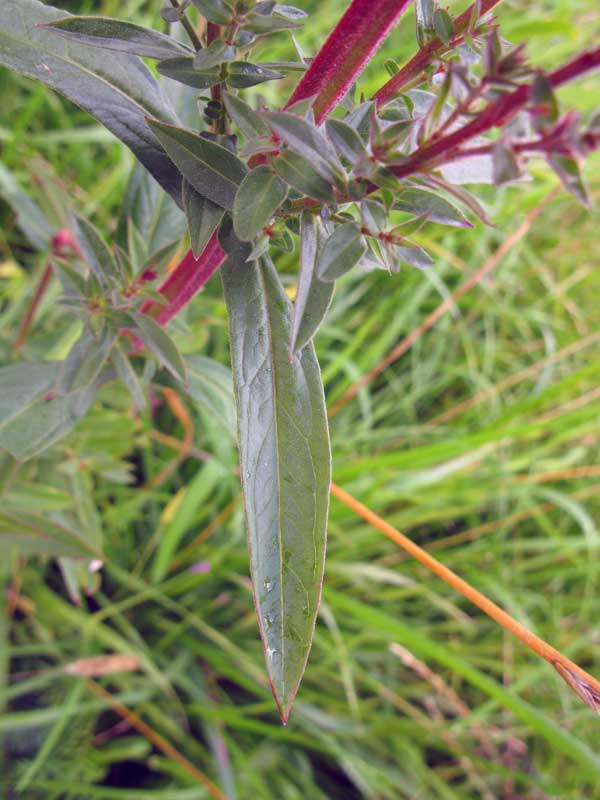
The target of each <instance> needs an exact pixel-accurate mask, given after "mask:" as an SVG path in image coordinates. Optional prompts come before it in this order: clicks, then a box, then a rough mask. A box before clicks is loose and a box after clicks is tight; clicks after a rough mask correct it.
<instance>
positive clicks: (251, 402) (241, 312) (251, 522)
mask: <svg viewBox="0 0 600 800" xmlns="http://www.w3.org/2000/svg"><path fill="white" fill-rule="evenodd" d="M246 253H247V248H240V252H239V254H238V255H237V256H236V255H232V256H230V257H229V258H228V259H227V260H226V261H225V262H224V264H223V266H222V267H221V275H222V279H223V286H224V291H225V300H226V303H227V310H228V314H229V328H230V341H231V357H232V362H233V376H234V385H235V394H236V403H237V413H238V431H239V447H240V459H241V476H242V486H243V491H244V503H245V509H246V525H247V531H248V542H249V548H250V561H251V571H252V580H253V587H254V598H255V604H256V609H257V613H258V618H259V625H260V630H261V636H262V639H263V644H264V648H265V655H266V664H267V671H268V674H269V679H270V682H271V686H272V688H273V693H274V696H275V700H276V702H277V705H278V707H279V711H280V714H281V717H282V719H283V721H284V722H285V721H286V720H287V718H288V716H289V713H290V708H291V705H292V702H293V700H294V697H295V695H296V692H297V690H298V686H299V684H300V681H301V679H302V675H303V673H304V669H305V666H306V661H307V659H308V654H309V651H310V646H311V643H312V637H313V631H314V626H315V620H316V615H317V610H318V607H319V600H320V596H321V584H322V578H323V568H324V563H325V539H326V526H327V511H328V505H329V483H330V480H331V456H330V450H329V435H328V430H327V416H326V412H325V400H324V396H323V386H322V383H321V376H320V371H319V365H318V362H317V360H316V356H315V352H314V348H313V347H312V345H310V344H309V345H307V346H306V347H305V348H304V350H303V351H302V353H301V355H300V356H299V357H298V358H296V359H294V360H293V361H290V357H289V352H288V347H289V339H290V303H289V301H288V299H287V296H286V294H285V292H284V290H283V287H282V285H281V281H280V280H279V277H278V275H277V272H276V271H275V268H274V267H273V264H272V263H271V262H270V261H269V260H268V259H266V260H264V261H261V262H260V263H257V262H253V263H250V264H246V263H244V262H245V259H246Z"/></svg>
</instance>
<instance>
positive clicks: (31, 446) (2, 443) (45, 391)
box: [0, 363, 96, 461]
mask: <svg viewBox="0 0 600 800" xmlns="http://www.w3.org/2000/svg"><path fill="white" fill-rule="evenodd" d="M57 372H58V369H57V364H56V363H39V364H15V365H14V366H10V367H4V368H3V369H2V370H0V385H1V386H2V392H0V450H2V449H4V450H8V452H9V453H10V454H11V455H12V456H13V458H17V459H19V460H20V461H25V460H26V459H28V458H31V457H32V456H35V455H37V454H38V453H41V452H42V451H44V450H46V449H47V448H48V447H50V445H52V444H54V443H55V442H57V441H58V440H59V439H61V438H62V437H64V436H66V435H67V433H69V431H70V430H71V429H72V428H73V426H74V425H75V423H76V422H77V421H78V420H79V419H80V418H81V417H82V416H83V415H84V414H85V412H86V411H87V410H88V408H89V407H90V405H91V403H92V400H93V399H94V396H95V393H96V390H95V387H94V386H88V387H86V388H84V389H82V390H79V391H76V392H73V393H71V394H68V395H66V396H64V397H53V396H52V394H50V392H51V391H52V388H53V387H54V385H55V383H56V378H57Z"/></svg>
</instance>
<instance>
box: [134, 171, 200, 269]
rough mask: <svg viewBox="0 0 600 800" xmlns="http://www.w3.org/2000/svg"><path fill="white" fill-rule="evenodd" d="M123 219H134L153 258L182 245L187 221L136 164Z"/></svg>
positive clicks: (147, 174)
mask: <svg viewBox="0 0 600 800" xmlns="http://www.w3.org/2000/svg"><path fill="white" fill-rule="evenodd" d="M122 213H123V218H124V219H125V220H127V219H131V221H132V222H133V224H134V225H135V228H136V230H137V231H138V232H139V234H140V236H141V238H142V240H143V242H144V244H145V250H146V257H147V258H152V257H153V256H155V255H156V254H157V253H159V252H160V251H161V250H163V249H164V248H165V247H167V246H168V245H172V244H173V243H179V242H180V241H181V239H182V238H183V235H184V233H185V217H184V215H183V214H182V213H181V209H180V208H179V207H178V206H177V204H176V203H175V201H174V200H173V198H172V197H170V195H168V194H166V193H165V192H163V190H162V189H161V188H160V186H159V185H158V183H157V182H156V181H155V180H154V178H153V177H152V176H151V175H150V174H149V173H148V172H146V170H145V169H143V168H142V167H141V166H140V165H139V164H136V165H135V167H134V169H133V172H132V174H131V176H130V178H129V181H128V184H127V194H126V196H125V200H124V202H123V209H122Z"/></svg>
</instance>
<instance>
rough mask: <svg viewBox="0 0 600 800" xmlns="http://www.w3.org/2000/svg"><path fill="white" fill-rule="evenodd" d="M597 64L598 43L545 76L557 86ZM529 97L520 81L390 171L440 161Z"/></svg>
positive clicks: (402, 172) (401, 173)
mask: <svg viewBox="0 0 600 800" xmlns="http://www.w3.org/2000/svg"><path fill="white" fill-rule="evenodd" d="M598 67H600V47H597V48H595V49H594V50H590V51H588V52H584V53H581V55H579V56H577V57H576V58H574V59H573V60H572V61H569V62H568V63H567V64H564V65H563V66H562V67H559V68H558V69H556V70H554V72H551V73H549V74H548V75H547V78H548V81H549V82H550V84H551V85H552V86H553V87H554V88H557V87H559V86H562V85H563V84H565V83H568V82H569V81H572V80H574V79H575V78H577V77H579V76H580V75H583V74H584V73H586V72H589V71H590V70H593V69H597V68H598ZM530 97H531V86H530V85H529V84H523V85H522V86H519V88H518V89H515V90H514V91H513V92H507V93H506V94H503V95H501V96H500V97H499V98H498V99H497V100H495V101H494V102H492V103H490V104H489V105H488V106H487V107H486V108H485V109H484V110H483V111H482V112H481V114H479V115H478V116H477V117H476V119H474V120H473V121H472V122H469V123H467V124H466V125H464V126H463V127H462V128H459V129H458V130H456V131H453V132H452V133H449V134H448V135H447V136H443V137H441V138H440V139H435V140H434V141H431V142H429V143H426V144H424V145H423V146H422V147H420V148H419V149H418V150H415V152H414V153H412V154H411V155H410V156H409V157H408V158H407V159H406V160H405V161H403V162H402V163H401V164H398V165H396V166H395V167H393V168H392V172H393V173H394V175H396V177H397V178H405V177H407V176H408V175H414V174H415V173H416V172H423V171H424V170H430V169H432V168H434V167H435V166H437V165H439V164H442V163H444V161H445V160H446V159H448V158H452V157H454V156H455V155H456V153H457V152H458V151H459V148H460V147H461V145H463V144H465V142H468V141H469V140H470V139H473V138H475V137H476V136H480V135H481V134H483V133H486V132H487V131H489V130H491V129H492V128H495V127H498V126H500V125H505V124H506V123H507V122H509V121H510V120H511V119H512V118H513V117H515V116H516V115H517V114H518V113H519V111H521V110H522V109H523V108H524V107H525V106H526V105H527V103H528V102H529V99H530Z"/></svg>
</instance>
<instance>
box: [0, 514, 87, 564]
mask: <svg viewBox="0 0 600 800" xmlns="http://www.w3.org/2000/svg"><path fill="white" fill-rule="evenodd" d="M13 551H16V552H18V553H19V554H20V555H49V556H55V557H59V556H71V557H74V558H87V559H90V558H102V552H101V551H100V550H99V549H97V548H96V547H95V546H94V544H93V543H92V542H90V541H88V540H87V539H86V538H85V537H84V536H82V534H81V530H80V528H79V526H78V527H77V528H72V527H71V526H70V525H69V524H67V523H65V522H57V521H54V520H51V519H49V518H48V516H47V515H45V516H41V515H37V514H26V513H17V512H13V511H0V553H2V554H4V555H6V554H10V553H12V552H13Z"/></svg>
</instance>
